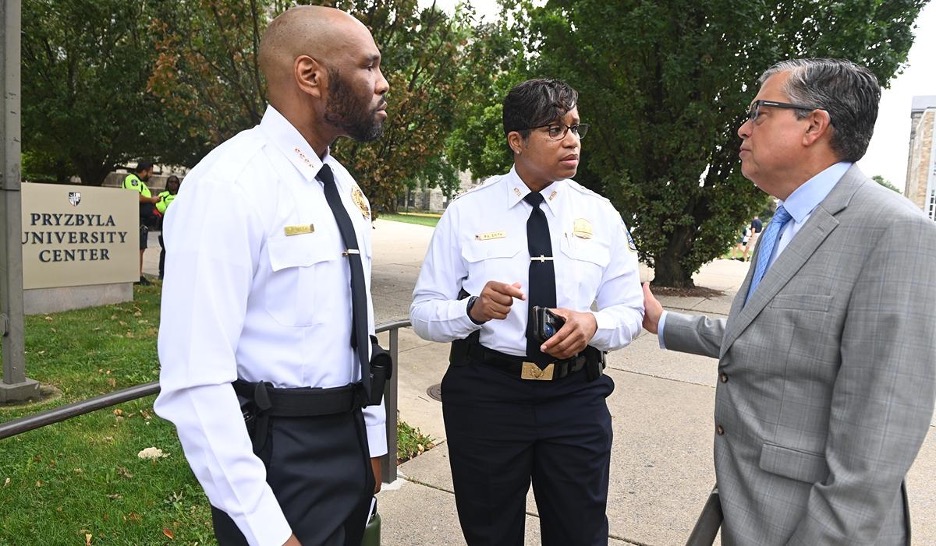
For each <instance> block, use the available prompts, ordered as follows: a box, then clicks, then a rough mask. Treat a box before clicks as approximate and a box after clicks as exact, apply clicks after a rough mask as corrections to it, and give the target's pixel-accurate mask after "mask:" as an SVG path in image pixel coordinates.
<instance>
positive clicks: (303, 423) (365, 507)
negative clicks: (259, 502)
mask: <svg viewBox="0 0 936 546" xmlns="http://www.w3.org/2000/svg"><path fill="white" fill-rule="evenodd" d="M269 419H270V424H269V430H268V435H267V441H266V444H265V445H264V446H263V447H262V448H261V450H260V453H259V456H260V459H261V460H263V463H264V465H265V466H266V469H267V482H268V483H269V484H270V487H271V488H272V489H273V493H274V494H275V495H276V498H277V500H278V501H279V504H280V506H281V507H282V508H283V512H284V513H285V515H286V520H287V521H288V522H289V525H290V526H291V527H292V529H293V533H295V535H296V537H297V538H298V539H299V542H300V543H302V545H303V546H360V545H361V538H362V537H363V536H364V526H365V523H366V520H367V516H368V512H369V510H370V502H371V498H372V497H373V495H374V472H373V469H372V467H371V464H370V452H369V450H368V446H367V432H366V430H365V428H364V415H363V413H361V410H360V409H356V410H354V411H352V412H348V413H339V414H334V415H324V416H320V417H270V418H269ZM211 516H212V520H213V523H214V531H215V536H216V537H217V539H218V544H219V545H220V546H229V545H231V546H233V545H237V546H241V545H243V546H246V545H247V541H246V539H244V535H243V534H241V532H240V530H239V529H238V528H237V526H236V525H235V524H234V521H233V520H232V519H231V518H230V517H229V516H228V515H227V514H226V513H224V512H222V511H221V510H218V509H217V508H215V507H212V508H211Z"/></svg>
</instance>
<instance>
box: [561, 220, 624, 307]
mask: <svg viewBox="0 0 936 546" xmlns="http://www.w3.org/2000/svg"><path fill="white" fill-rule="evenodd" d="M560 248H561V251H562V253H563V254H564V255H565V256H566V257H568V258H569V259H570V260H571V262H570V263H571V264H572V267H561V268H557V270H556V281H557V285H558V286H562V285H566V286H571V285H574V286H577V287H578V290H579V294H578V296H577V297H576V298H575V299H576V301H586V300H589V301H590V300H591V299H593V298H594V297H595V295H596V294H597V293H598V287H599V286H600V285H601V278H602V276H603V275H604V270H605V268H606V267H608V264H609V263H611V251H610V249H609V248H608V247H607V246H605V245H603V244H602V243H601V242H599V241H597V240H595V239H582V238H580V237H576V236H574V235H567V236H564V237H563V238H562V244H561V245H560Z"/></svg>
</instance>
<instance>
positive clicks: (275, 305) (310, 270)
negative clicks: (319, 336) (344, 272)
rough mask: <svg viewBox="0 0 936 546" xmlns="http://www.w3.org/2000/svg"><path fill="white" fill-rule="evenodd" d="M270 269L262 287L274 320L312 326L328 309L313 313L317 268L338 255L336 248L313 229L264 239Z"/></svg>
mask: <svg viewBox="0 0 936 546" xmlns="http://www.w3.org/2000/svg"><path fill="white" fill-rule="evenodd" d="M267 252H268V254H269V256H270V267H271V269H272V272H271V273H270V278H269V280H268V282H267V283H266V286H265V287H264V304H265V307H266V310H267V312H268V313H269V314H270V316H272V317H273V319H274V320H276V322H278V323H280V324H282V325H284V326H311V325H313V324H317V323H320V322H322V319H323V318H324V317H326V316H327V313H318V319H317V320H316V318H315V317H316V313H315V292H316V290H320V289H321V287H319V286H316V277H317V271H318V270H320V269H321V267H322V266H323V265H324V264H326V263H328V262H330V261H333V260H337V259H339V258H340V257H341V256H340V255H339V253H338V251H337V249H336V248H334V247H333V246H332V245H330V244H324V242H323V241H321V240H320V238H317V237H315V234H314V233H311V234H304V235H297V236H293V237H280V238H275V239H269V240H268V241H267Z"/></svg>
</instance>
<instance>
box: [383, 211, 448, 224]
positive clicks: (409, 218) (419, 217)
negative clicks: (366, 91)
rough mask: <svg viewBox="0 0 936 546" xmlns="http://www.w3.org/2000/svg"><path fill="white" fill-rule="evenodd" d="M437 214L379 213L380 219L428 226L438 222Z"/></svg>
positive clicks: (438, 216)
mask: <svg viewBox="0 0 936 546" xmlns="http://www.w3.org/2000/svg"><path fill="white" fill-rule="evenodd" d="M439 218H441V216H440V215H438V214H416V213H411V214H403V213H400V214H381V215H380V219H381V220H388V221H390V222H402V223H404V224H417V225H420V226H429V227H436V224H438V223H439Z"/></svg>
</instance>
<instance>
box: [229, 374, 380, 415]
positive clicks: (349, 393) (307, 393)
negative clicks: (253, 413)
mask: <svg viewBox="0 0 936 546" xmlns="http://www.w3.org/2000/svg"><path fill="white" fill-rule="evenodd" d="M233 385H234V392H236V393H237V394H238V395H240V396H242V397H244V398H246V399H248V400H250V401H251V402H253V405H254V407H255V408H256V410H257V412H258V413H264V414H266V415H269V416H271V417H318V416H321V415H334V414H336V413H348V412H350V411H353V410H355V409H357V408H360V407H363V406H364V388H363V387H362V386H361V384H360V383H353V384H351V385H346V386H344V387H336V388H332V389H321V388H316V389H313V388H310V387H301V388H294V389H280V388H276V387H274V386H273V385H271V384H270V383H266V382H260V383H250V382H248V381H244V380H243V379H238V380H237V381H234V383H233Z"/></svg>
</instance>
